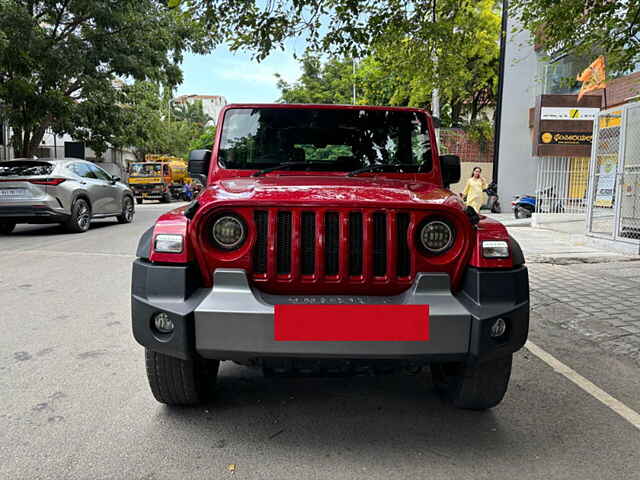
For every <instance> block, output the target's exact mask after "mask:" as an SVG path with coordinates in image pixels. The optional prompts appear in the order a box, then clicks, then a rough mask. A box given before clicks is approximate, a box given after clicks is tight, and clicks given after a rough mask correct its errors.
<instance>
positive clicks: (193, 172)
mask: <svg viewBox="0 0 640 480" xmlns="http://www.w3.org/2000/svg"><path fill="white" fill-rule="evenodd" d="M210 163H211V150H192V151H191V152H189V176H190V177H191V178H199V177H202V176H204V177H205V181H204V182H203V184H204V185H206V184H207V182H206V177H207V176H208V175H209V164H210Z"/></svg>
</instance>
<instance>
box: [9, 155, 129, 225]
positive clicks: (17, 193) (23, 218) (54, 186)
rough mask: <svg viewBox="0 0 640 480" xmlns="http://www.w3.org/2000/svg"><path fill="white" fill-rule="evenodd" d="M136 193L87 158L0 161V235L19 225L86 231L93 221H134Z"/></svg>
mask: <svg viewBox="0 0 640 480" xmlns="http://www.w3.org/2000/svg"><path fill="white" fill-rule="evenodd" d="M134 213H135V210H134V202H133V193H132V192H131V190H130V189H129V187H127V186H126V185H125V184H123V183H121V182H120V178H118V177H114V176H112V175H110V174H109V173H107V172H106V171H104V170H103V169H102V168H100V167H98V166H97V165H95V164H93V163H91V162H87V161H84V160H79V159H74V158H66V159H63V160H52V159H39V160H29V159H17V160H10V161H5V162H0V233H2V234H9V233H11V232H12V231H13V229H14V228H15V226H16V225H17V224H19V223H60V224H63V225H64V226H65V227H66V228H67V230H69V231H70V232H76V233H79V232H86V231H87V230H89V226H90V223H91V220H92V219H94V218H105V217H116V218H117V219H118V222H120V223H130V222H131V221H132V220H133V216H134Z"/></svg>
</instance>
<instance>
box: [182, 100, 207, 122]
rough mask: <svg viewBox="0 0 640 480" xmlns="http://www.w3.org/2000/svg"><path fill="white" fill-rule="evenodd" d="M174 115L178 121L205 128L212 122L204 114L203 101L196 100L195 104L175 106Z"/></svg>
mask: <svg viewBox="0 0 640 480" xmlns="http://www.w3.org/2000/svg"><path fill="white" fill-rule="evenodd" d="M173 115H174V117H175V118H176V120H182V121H185V122H189V123H194V124H196V125H199V126H200V127H204V126H205V125H206V124H207V123H208V122H210V121H211V120H212V119H211V117H210V116H209V115H207V114H206V113H204V110H203V109H202V100H196V101H195V102H193V103H180V104H173Z"/></svg>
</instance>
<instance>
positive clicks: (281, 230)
mask: <svg viewBox="0 0 640 480" xmlns="http://www.w3.org/2000/svg"><path fill="white" fill-rule="evenodd" d="M277 236H278V240H277V243H276V245H277V249H276V252H277V265H278V274H279V275H286V274H287V273H291V212H278V233H277Z"/></svg>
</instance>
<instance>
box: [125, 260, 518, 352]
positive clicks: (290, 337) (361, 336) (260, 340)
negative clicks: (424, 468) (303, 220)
mask: <svg viewBox="0 0 640 480" xmlns="http://www.w3.org/2000/svg"><path fill="white" fill-rule="evenodd" d="M197 277H198V274H197V269H195V268H193V266H163V265H154V264H152V263H150V262H147V261H145V260H142V259H139V260H137V261H136V262H135V263H134V271H133V286H134V290H133V298H132V313H133V331H134V336H135V338H136V340H137V341H138V342H139V343H140V344H142V345H144V346H146V347H148V348H150V349H151V350H155V351H159V352H162V353H165V354H168V355H172V356H176V357H181V358H189V357H193V356H194V355H199V356H201V357H204V358H212V359H219V360H236V361H239V362H246V361H251V360H255V359H264V358H300V359H304V358H307V359H370V360H375V359H381V360H383V359H395V360H420V361H435V360H437V361H447V360H465V361H468V362H476V361H483V360H484V359H489V358H495V357H496V356H501V355H507V354H509V353H511V352H513V351H516V350H518V349H519V348H521V347H522V345H523V344H524V342H525V341H526V338H527V332H528V325H529V291H528V281H527V271H526V267H524V266H523V267H518V268H516V269H513V270H509V271H504V272H499V274H498V273H496V272H483V271H480V270H477V269H476V270H474V271H471V269H470V271H469V272H468V277H469V279H468V281H467V282H465V286H464V288H463V290H462V291H461V292H459V293H456V294H453V293H452V292H451V287H450V282H449V276H448V275H447V274H443V273H420V274H418V275H417V278H416V280H415V282H414V284H413V285H412V286H411V287H410V288H409V289H408V290H407V291H405V292H403V293H401V294H399V295H393V296H384V297H383V296H357V295H304V296H302V295H288V296H287V295H272V294H267V293H264V292H261V291H259V290H257V289H255V288H252V286H251V285H250V284H249V282H248V279H247V275H246V272H245V271H244V270H239V269H217V270H216V271H215V272H214V282H213V285H214V286H213V288H211V289H203V288H197V287H196V286H195V284H196V283H198V282H197ZM183 284H184V286H183V287H181V285H183ZM507 287H508V288H507ZM483 292H484V293H483ZM158 312H166V313H167V314H168V315H169V316H170V317H171V319H172V320H173V322H174V324H175V325H176V330H175V331H174V332H173V334H172V335H171V336H169V337H166V336H158V335H156V334H155V333H154V332H153V327H152V321H151V318H152V317H153V315H155V314H157V313H158ZM283 312H285V313H284V314H283ZM498 317H500V318H504V319H505V320H506V321H507V322H508V324H509V328H508V333H507V335H506V336H505V337H504V338H502V339H493V338H490V335H489V333H488V332H489V330H490V326H491V325H492V324H493V322H494V321H495V320H496V319H497V318H498Z"/></svg>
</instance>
